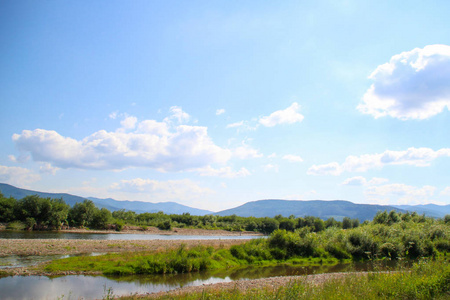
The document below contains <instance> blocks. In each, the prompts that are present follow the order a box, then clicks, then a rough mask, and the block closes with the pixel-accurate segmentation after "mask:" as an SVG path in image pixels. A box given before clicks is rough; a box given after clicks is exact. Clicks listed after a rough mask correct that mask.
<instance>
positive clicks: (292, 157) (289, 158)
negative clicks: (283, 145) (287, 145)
mask: <svg viewBox="0 0 450 300" xmlns="http://www.w3.org/2000/svg"><path fill="white" fill-rule="evenodd" d="M283 159H285V160H287V161H289V162H303V158H301V157H300V156H298V155H293V154H287V155H284V156H283Z"/></svg>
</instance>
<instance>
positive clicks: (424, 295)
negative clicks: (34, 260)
mask: <svg viewBox="0 0 450 300" xmlns="http://www.w3.org/2000/svg"><path fill="white" fill-rule="evenodd" d="M448 297H450V265H449V261H448V260H445V259H443V260H438V261H430V260H422V261H420V262H418V263H416V264H414V266H413V267H412V268H410V269H406V270H402V271H399V272H392V273H383V272H376V273H370V274H364V275H361V274H359V275H357V274H355V275H349V276H342V277H340V278H333V279H329V280H326V281H325V282H323V283H320V284H315V283H314V282H310V281H308V280H307V277H300V279H298V280H293V281H291V282H290V283H289V284H288V285H286V286H278V287H275V288H269V287H263V288H261V287H259V288H255V289H248V290H241V289H238V288H233V289H228V290H214V289H202V290H200V291H198V292H189V293H185V294H178V295H175V294H168V295H163V296H161V297H158V298H157V299H173V300H176V299H188V300H189V299H217V300H222V299H223V300H234V299H235V300H246V299H267V300H268V299H274V300H275V299H448ZM120 299H123V300H128V299H137V296H127V297H120ZM139 299H150V297H148V298H146V297H145V296H144V297H142V298H139ZM152 299H153V297H152Z"/></svg>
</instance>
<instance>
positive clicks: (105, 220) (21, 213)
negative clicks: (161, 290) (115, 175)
mask: <svg viewBox="0 0 450 300" xmlns="http://www.w3.org/2000/svg"><path fill="white" fill-rule="evenodd" d="M425 218H426V217H425V216H424V215H418V214H417V213H406V214H399V213H397V212H395V211H391V212H390V213H388V212H380V213H378V214H377V215H376V216H375V218H374V220H373V222H374V223H375V224H394V223H398V222H399V221H400V220H410V219H411V220H414V221H417V222H420V221H421V220H422V221H423V220H425ZM447 219H448V220H449V221H450V215H448V216H446V220H447ZM0 223H7V224H9V228H11V229H28V230H45V229H53V230H59V229H63V228H67V227H82V228H93V229H116V230H118V231H120V230H122V229H123V228H124V226H125V225H132V226H140V227H142V229H146V227H148V226H154V227H158V228H159V229H163V230H170V229H172V228H173V227H176V228H183V227H188V228H202V229H224V230H229V231H244V230H245V231H254V232H261V233H264V234H270V233H272V232H274V231H275V230H277V229H281V230H286V231H287V232H294V231H296V230H298V229H301V228H308V230H310V231H311V232H321V231H324V230H325V229H327V228H331V227H336V228H342V229H351V228H357V227H359V226H360V225H361V224H360V222H359V220H358V219H351V218H348V217H345V218H344V219H343V220H342V221H337V220H335V219H334V218H329V219H327V220H325V221H324V220H322V219H320V218H318V217H313V216H305V217H295V216H294V215H291V216H289V217H284V216H282V215H277V216H275V217H274V218H269V217H264V218H256V217H240V216H236V215H231V216H217V215H205V216H195V215H191V214H189V213H183V214H165V213H163V212H156V213H149V212H146V213H140V214H138V213H136V212H134V211H126V210H123V209H122V210H118V211H114V212H111V211H109V210H108V209H106V208H101V209H100V208H98V207H96V206H95V204H94V203H93V202H92V201H91V200H84V201H83V202H78V203H76V204H75V205H74V206H73V207H70V206H69V205H68V204H66V203H65V202H64V200H63V199H51V198H43V197H39V196H38V195H31V196H26V197H24V198H22V199H20V200H17V199H15V198H13V197H9V198H6V197H4V196H3V194H2V193H0ZM365 223H368V221H365ZM363 224H364V223H363Z"/></svg>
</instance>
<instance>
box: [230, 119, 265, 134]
mask: <svg viewBox="0 0 450 300" xmlns="http://www.w3.org/2000/svg"><path fill="white" fill-rule="evenodd" d="M225 128H237V130H238V132H239V131H252V130H256V129H257V128H258V125H256V126H252V125H250V122H248V121H239V122H234V123H231V124H228V125H227V126H226V127H225Z"/></svg>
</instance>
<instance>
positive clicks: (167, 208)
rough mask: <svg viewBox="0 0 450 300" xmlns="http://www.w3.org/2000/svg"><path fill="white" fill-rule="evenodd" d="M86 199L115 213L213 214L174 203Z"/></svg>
mask: <svg viewBox="0 0 450 300" xmlns="http://www.w3.org/2000/svg"><path fill="white" fill-rule="evenodd" d="M88 199H89V200H92V201H93V202H94V203H95V204H96V205H97V206H103V207H106V206H109V207H111V208H108V209H109V210H111V211H116V210H119V209H125V210H132V211H134V212H136V213H144V212H150V213H153V212H159V211H163V212H164V213H166V214H177V215H181V214H183V213H186V212H187V213H190V214H191V215H196V216H203V215H208V214H212V213H213V212H212V211H209V210H203V209H198V208H193V207H189V206H185V205H181V204H178V203H176V202H158V203H150V202H142V201H118V200H114V199H111V198H107V199H99V198H94V197H89V198H88Z"/></svg>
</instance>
